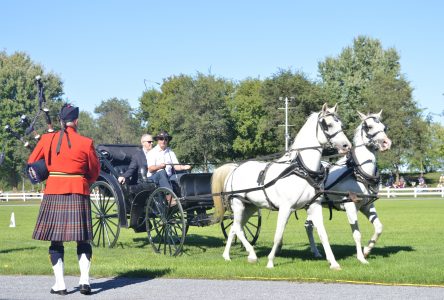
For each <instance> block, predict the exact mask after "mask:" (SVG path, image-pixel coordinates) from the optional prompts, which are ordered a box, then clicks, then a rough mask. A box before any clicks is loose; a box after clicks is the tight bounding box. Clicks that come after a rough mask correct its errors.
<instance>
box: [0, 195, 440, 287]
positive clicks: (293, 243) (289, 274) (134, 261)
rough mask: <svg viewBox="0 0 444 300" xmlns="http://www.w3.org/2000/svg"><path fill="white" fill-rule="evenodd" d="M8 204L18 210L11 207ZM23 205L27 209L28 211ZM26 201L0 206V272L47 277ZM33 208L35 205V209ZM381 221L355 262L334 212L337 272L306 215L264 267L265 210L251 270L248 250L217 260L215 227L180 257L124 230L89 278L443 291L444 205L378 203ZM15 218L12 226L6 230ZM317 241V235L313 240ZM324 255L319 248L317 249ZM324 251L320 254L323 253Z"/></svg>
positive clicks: (71, 267)
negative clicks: (364, 257)
mask: <svg viewBox="0 0 444 300" xmlns="http://www.w3.org/2000/svg"><path fill="white" fill-rule="evenodd" d="M13 204H17V205H14V206H11V205H13ZM25 204H26V205H25ZM27 204H30V203H29V202H26V203H23V202H19V201H17V202H8V203H6V202H2V203H0V241H1V243H0V274H3V275H5V274H8V275H11V274H23V275H31V274H33V275H36V274H45V275H49V274H52V269H51V267H50V263H49V259H48V254H47V253H48V246H49V243H48V242H41V241H35V240H32V238H31V235H32V231H33V228H34V224H35V220H36V217H37V213H38V209H39V207H38V203H37V205H33V206H29V205H27ZM34 204H36V203H34ZM376 206H377V209H378V213H379V217H380V219H381V221H382V223H383V224H384V233H383V235H382V236H381V238H380V240H379V242H378V244H377V245H376V248H375V249H374V250H373V252H372V254H371V255H370V257H369V262H370V264H369V265H362V264H361V263H359V262H358V260H357V259H356V251H355V245H354V242H353V238H352V235H351V231H350V227H349V225H348V222H347V219H346V215H345V213H343V212H337V211H334V212H333V220H332V221H329V220H328V211H327V210H325V211H324V217H325V224H326V228H327V232H328V234H329V238H330V243H331V245H332V249H333V252H334V254H335V256H336V259H337V260H338V262H339V264H340V265H341V267H342V270H341V271H332V270H330V269H329V265H328V263H327V261H326V260H325V259H322V260H316V259H313V258H312V255H311V253H310V249H309V244H308V241H307V237H306V234H305V229H304V226H303V224H304V221H305V217H306V213H305V211H298V215H299V220H296V219H295V217H294V216H292V217H291V219H290V221H289V223H288V225H287V227H286V230H285V234H284V246H283V249H282V252H281V253H280V254H279V255H278V257H277V258H276V259H275V268H274V269H272V270H269V269H267V268H266V264H267V255H268V253H269V251H270V250H271V246H272V241H273V235H274V230H275V227H276V213H275V212H269V211H263V219H262V222H263V224H262V228H261V233H260V237H259V240H258V242H257V244H256V246H255V249H256V252H257V255H258V257H259V262H258V263H257V264H249V263H248V262H247V255H246V252H245V250H244V249H243V248H242V247H241V246H240V245H236V246H233V247H232V251H231V259H232V261H231V262H226V261H224V260H223V258H222V252H223V248H224V239H223V234H222V232H221V230H220V227H219V225H213V226H209V227H191V228H190V230H189V232H188V235H187V238H186V240H185V246H184V253H183V255H181V256H178V257H166V256H163V255H158V254H155V253H154V252H153V251H152V248H151V246H150V245H149V244H148V239H147V237H146V233H134V231H133V230H132V229H125V228H122V229H121V231H120V236H119V240H118V243H117V246H116V247H115V248H113V249H103V248H94V250H93V251H94V257H93V264H92V268H91V276H93V277H108V276H109V277H115V276H129V277H169V278H213V279H263V280H289V281H328V282H329V281H341V282H344V281H352V282H373V283H385V284H413V285H439V286H444V275H443V274H444V273H443V270H444V251H443V250H442V246H443V243H444V238H443V228H444V226H443V225H444V221H443V220H444V218H443V212H444V199H442V198H441V199H437V200H429V199H427V200H424V199H423V200H418V199H417V200H378V201H377V202H376ZM12 212H14V214H15V219H16V227H15V228H9V221H10V216H11V213H12ZM359 224H360V228H361V232H362V235H363V244H365V243H366V242H367V241H368V239H369V238H370V236H371V233H372V232H373V226H372V225H371V224H370V223H369V222H368V221H367V220H366V219H365V218H364V217H363V216H360V219H359ZM316 237H317V235H316ZM319 249H320V250H322V246H320V245H319ZM322 252H323V251H322ZM65 261H66V267H65V272H66V274H69V275H75V276H77V275H78V273H79V271H78V265H77V256H76V244H75V243H73V242H70V243H66V244H65Z"/></svg>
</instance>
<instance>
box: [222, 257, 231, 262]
mask: <svg viewBox="0 0 444 300" xmlns="http://www.w3.org/2000/svg"><path fill="white" fill-rule="evenodd" d="M222 257H223V258H224V259H225V261H231V258H230V257H229V256H222Z"/></svg>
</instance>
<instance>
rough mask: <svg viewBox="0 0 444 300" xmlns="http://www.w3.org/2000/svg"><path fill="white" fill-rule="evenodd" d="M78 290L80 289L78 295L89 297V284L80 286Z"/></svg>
mask: <svg viewBox="0 0 444 300" xmlns="http://www.w3.org/2000/svg"><path fill="white" fill-rule="evenodd" d="M79 288H80V294H83V295H91V287H90V285H89V284H81V285H80V286H79Z"/></svg>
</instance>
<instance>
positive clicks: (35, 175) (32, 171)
mask: <svg viewBox="0 0 444 300" xmlns="http://www.w3.org/2000/svg"><path fill="white" fill-rule="evenodd" d="M35 82H36V85H37V89H38V94H37V96H38V97H37V98H38V109H37V113H36V115H35V116H34V117H33V118H32V119H29V118H28V117H27V116H26V115H21V116H20V120H19V121H18V122H17V123H16V124H15V126H16V127H19V128H21V129H22V130H21V131H23V129H24V135H22V134H20V133H19V131H18V130H17V129H18V128H13V127H11V126H10V125H9V124H8V125H6V126H5V127H4V130H5V131H6V132H7V133H8V134H9V135H10V136H12V137H14V138H16V139H17V140H19V141H20V142H21V143H22V144H23V146H24V147H26V148H28V149H29V150H30V151H32V149H33V148H34V146H33V143H31V142H29V141H28V140H27V136H29V135H32V137H33V140H34V141H35V142H37V141H38V140H39V139H40V134H39V133H38V132H37V131H36V129H35V124H36V121H37V119H38V117H39V116H40V115H41V113H42V112H43V114H44V117H45V121H46V125H47V132H54V128H53V125H52V121H51V116H50V114H49V109H48V108H47V107H45V106H44V104H46V99H45V93H44V86H43V82H42V78H41V76H37V77H36V78H35ZM4 158H5V153H4V148H3V150H2V152H1V153H0V165H1V164H2V163H3V160H4ZM25 173H26V175H27V176H28V178H29V180H30V181H31V183H32V184H37V183H40V182H42V181H45V180H46V179H47V178H48V175H49V172H48V169H47V167H46V164H45V160H44V159H41V160H39V161H36V162H34V163H32V164H27V165H26V168H25Z"/></svg>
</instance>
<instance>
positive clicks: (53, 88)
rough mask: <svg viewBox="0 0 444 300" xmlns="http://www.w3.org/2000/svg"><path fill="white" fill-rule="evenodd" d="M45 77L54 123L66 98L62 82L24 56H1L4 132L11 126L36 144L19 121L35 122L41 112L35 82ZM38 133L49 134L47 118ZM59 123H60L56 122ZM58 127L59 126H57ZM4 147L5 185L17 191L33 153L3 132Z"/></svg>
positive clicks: (0, 98)
mask: <svg viewBox="0 0 444 300" xmlns="http://www.w3.org/2000/svg"><path fill="white" fill-rule="evenodd" d="M37 75H40V76H41V78H42V79H41V81H42V83H43V84H44V91H45V97H46V100H47V101H46V103H45V106H46V107H48V108H49V109H50V114H51V115H52V117H53V119H55V118H54V116H55V115H56V114H57V112H58V111H59V109H60V106H61V105H60V104H61V97H62V95H63V84H62V81H61V79H60V78H59V77H58V76H56V75H54V74H52V73H45V72H44V69H43V67H42V66H40V65H39V64H36V63H34V62H33V61H32V60H31V58H30V57H29V56H28V55H27V54H25V53H22V52H16V53H13V54H11V55H8V54H7V53H6V52H4V51H2V52H0V82H1V85H0V107H1V110H0V125H1V128H2V129H4V128H5V126H6V125H9V126H11V128H13V129H14V130H15V131H17V132H18V133H19V134H20V135H22V136H24V138H25V139H26V140H29V141H30V142H31V146H32V145H33V144H35V142H34V141H33V138H32V136H31V135H29V136H25V131H26V126H20V124H19V120H20V117H21V116H22V115H26V116H27V117H28V118H29V119H31V121H32V117H34V116H35V115H36V113H37V111H38V98H37V91H38V89H37V86H36V84H35V78H36V76H37ZM36 120H37V121H36V124H35V129H36V131H37V132H38V133H40V134H42V133H44V132H45V131H46V130H45V128H46V125H45V121H44V118H43V114H42V115H41V116H40V117H39V118H38V119H36ZM54 123H56V122H54ZM55 126H56V127H57V124H55ZM0 144H1V145H4V152H5V161H4V162H3V164H2V166H1V168H0V175H1V178H2V181H4V182H5V184H6V185H7V186H9V187H12V188H17V187H18V185H19V182H20V181H21V180H22V179H23V169H24V166H25V163H26V161H27V158H28V156H29V154H30V151H29V150H27V149H24V147H23V143H22V142H20V141H19V140H17V139H15V138H13V137H11V135H10V134H8V133H7V132H5V130H1V131H0Z"/></svg>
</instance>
